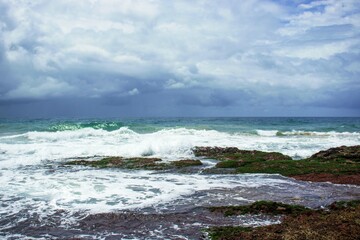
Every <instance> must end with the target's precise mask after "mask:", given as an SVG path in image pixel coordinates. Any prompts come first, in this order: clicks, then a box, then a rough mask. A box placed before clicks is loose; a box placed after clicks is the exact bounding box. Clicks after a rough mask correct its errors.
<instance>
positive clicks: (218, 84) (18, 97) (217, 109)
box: [0, 0, 360, 117]
mask: <svg viewBox="0 0 360 240" xmlns="http://www.w3.org/2000/svg"><path fill="white" fill-rule="evenodd" d="M359 13H360V8H359V6H358V4H357V1H356V0H349V1H346V2H342V3H340V2H339V1H330V0H325V1H300V0H299V1H287V0H281V1H275V0H272V1H271V0H255V1H235V0H226V1H211V2H209V1H205V2H202V1H199V2H193V1H171V2H169V1H163V0H159V1H137V0H134V1H115V0H104V1H97V0H94V1H85V0H80V1H76V2H74V1H68V0H65V1H61V2H55V1H51V2H49V1H44V0H34V1H31V2H23V1H10V0H4V1H2V2H1V3H0V30H1V31H0V76H1V77H0V105H1V109H0V116H1V117H6V116H10V115H11V116H20V115H22V114H23V115H26V116H31V115H34V116H35V115H41V116H46V115H49V116H61V115H64V116H77V115H84V116H85V115H86V116H92V115H97V114H98V115H99V116H100V115H101V116H105V115H106V116H107V115H115V116H118V115H124V116H125V115H129V116H141V115H144V116H148V115H149V116H150V115H151V116H154V115H161V116H166V115H178V116H179V115H182V114H184V115H197V116H198V115H239V114H249V115H274V114H281V115H286V113H288V114H292V115H294V114H296V112H298V114H299V115H301V114H302V113H306V114H310V115H311V112H313V113H314V114H318V113H321V114H325V115H326V114H331V115H336V112H337V111H338V112H339V114H343V113H344V111H340V110H339V109H341V108H346V109H349V110H348V112H346V113H347V114H350V115H351V114H355V115H356V114H358V113H359V108H360V106H359V104H358V102H360V101H358V100H359V98H358V94H356V91H355V89H356V90H357V89H359V88H358V87H357V86H358V82H359V79H360V71H359V70H358V69H359V68H360V58H359V49H360V41H359V34H360V25H359V24H358V17H357V16H358V14H359ZM304 108H306V109H307V110H306V109H305V110H304Z"/></svg>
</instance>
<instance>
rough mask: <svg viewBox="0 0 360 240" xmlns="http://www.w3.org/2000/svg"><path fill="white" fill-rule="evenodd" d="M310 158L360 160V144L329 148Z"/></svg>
mask: <svg viewBox="0 0 360 240" xmlns="http://www.w3.org/2000/svg"><path fill="white" fill-rule="evenodd" d="M310 159H317V160H322V161H329V160H347V161H353V162H360V145H357V146H351V147H347V146H341V147H336V148H330V149H328V150H324V151H320V152H318V153H315V154H314V155H312V156H311V157H310Z"/></svg>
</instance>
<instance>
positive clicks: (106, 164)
mask: <svg viewBox="0 0 360 240" xmlns="http://www.w3.org/2000/svg"><path fill="white" fill-rule="evenodd" d="M66 164H67V165H83V166H90V167H97V168H123V169H144V170H168V169H175V168H185V167H193V166H200V165H202V162H201V161H200V160H193V159H184V160H178V161H172V162H164V161H162V160H161V159H160V158H142V157H138V158H123V157H106V158H103V159H101V160H98V161H88V160H75V161H70V162H67V163H66Z"/></svg>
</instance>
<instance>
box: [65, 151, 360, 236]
mask: <svg viewBox="0 0 360 240" xmlns="http://www.w3.org/2000/svg"><path fill="white" fill-rule="evenodd" d="M193 152H194V156H195V158H194V159H183V160H178V161H170V162H168V161H163V160H162V159H159V158H149V157H140V158H123V157H106V158H102V159H100V160H74V161H68V162H66V163H65V165H69V166H74V165H80V166H87V167H94V168H121V169H130V170H140V169H141V170H152V171H165V172H166V171H176V172H179V173H187V174H191V173H198V174H244V173H270V174H280V175H283V176H285V177H291V178H294V179H296V180H302V181H312V182H331V183H336V184H352V185H360V146H351V147H346V146H341V147H337V148H330V149H328V150H325V151H320V152H318V153H316V154H314V155H312V156H311V157H309V158H307V159H303V160H293V159H291V158H290V157H289V156H286V155H284V154H281V153H277V152H262V151H256V150H253V151H249V150H241V149H238V148H235V147H227V148H221V147H195V148H194V149H193ZM209 160H211V161H216V163H215V164H213V165H211V166H208V165H206V164H203V162H205V161H209ZM344 187H345V186H344ZM353 187H355V186H353ZM229 191H230V190H229ZM324 207H325V208H316V209H311V208H307V207H304V206H301V205H289V204H284V203H282V202H271V201H258V202H254V203H252V204H249V205H241V206H238V205H235V206H234V205H225V206H209V207H198V208H193V209H191V211H184V212H177V213H167V214H161V213H151V214H144V213H139V212H122V213H104V214H95V215H90V216H88V217H86V218H84V219H83V220H81V222H80V223H79V229H81V230H82V231H83V232H88V233H94V232H96V231H105V232H107V231H109V232H111V231H116V232H119V233H124V236H131V234H132V232H131V231H133V230H134V229H137V231H138V232H137V234H136V236H137V237H140V238H144V239H146V238H147V237H150V238H151V236H149V235H148V234H149V232H148V229H158V230H157V231H161V234H162V236H166V237H168V238H169V239H184V238H182V237H178V238H176V236H174V235H173V232H174V231H175V232H177V233H179V234H180V235H182V236H192V237H193V238H194V239H213V240H217V239H223V240H224V239H274V240H275V239H345V240H347V239H348V240H350V239H357V238H358V236H360V222H359V219H360V201H359V200H355V201H350V202H335V203H333V204H330V205H327V206H324ZM251 218H254V219H257V220H259V219H262V220H264V219H268V220H269V223H270V225H269V226H260V227H254V226H251V227H244V226H243V225H241V224H240V226H239V222H241V219H247V220H249V219H251ZM280 222H281V223H280ZM274 223H277V224H275V225H274ZM279 223H280V224H279ZM160 225H161V226H162V227H161V228H159V227H158V226H160ZM129 226H130V228H128V227H129ZM128 229H130V230H128ZM129 231H130V232H129ZM150 234H153V236H154V238H156V232H151V233H150ZM180 235H179V236H180ZM118 236H121V234H120V235H118Z"/></svg>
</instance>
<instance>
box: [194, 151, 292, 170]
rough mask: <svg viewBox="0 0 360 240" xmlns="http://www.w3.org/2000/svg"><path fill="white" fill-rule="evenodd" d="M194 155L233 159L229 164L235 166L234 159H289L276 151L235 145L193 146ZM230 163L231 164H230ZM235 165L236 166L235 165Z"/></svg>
mask: <svg viewBox="0 0 360 240" xmlns="http://www.w3.org/2000/svg"><path fill="white" fill-rule="evenodd" d="M193 152H194V154H195V156H197V157H208V158H213V159H217V160H220V161H233V162H228V164H229V165H231V166H235V165H236V164H234V161H237V162H249V161H278V160H291V158H290V157H289V156H286V155H284V154H282V153H278V152H263V151H257V150H251V151H250V150H240V149H238V148H236V147H225V148H221V147H195V148H194V149H193ZM230 163H232V164H230ZM235 167H236V166H235Z"/></svg>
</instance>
